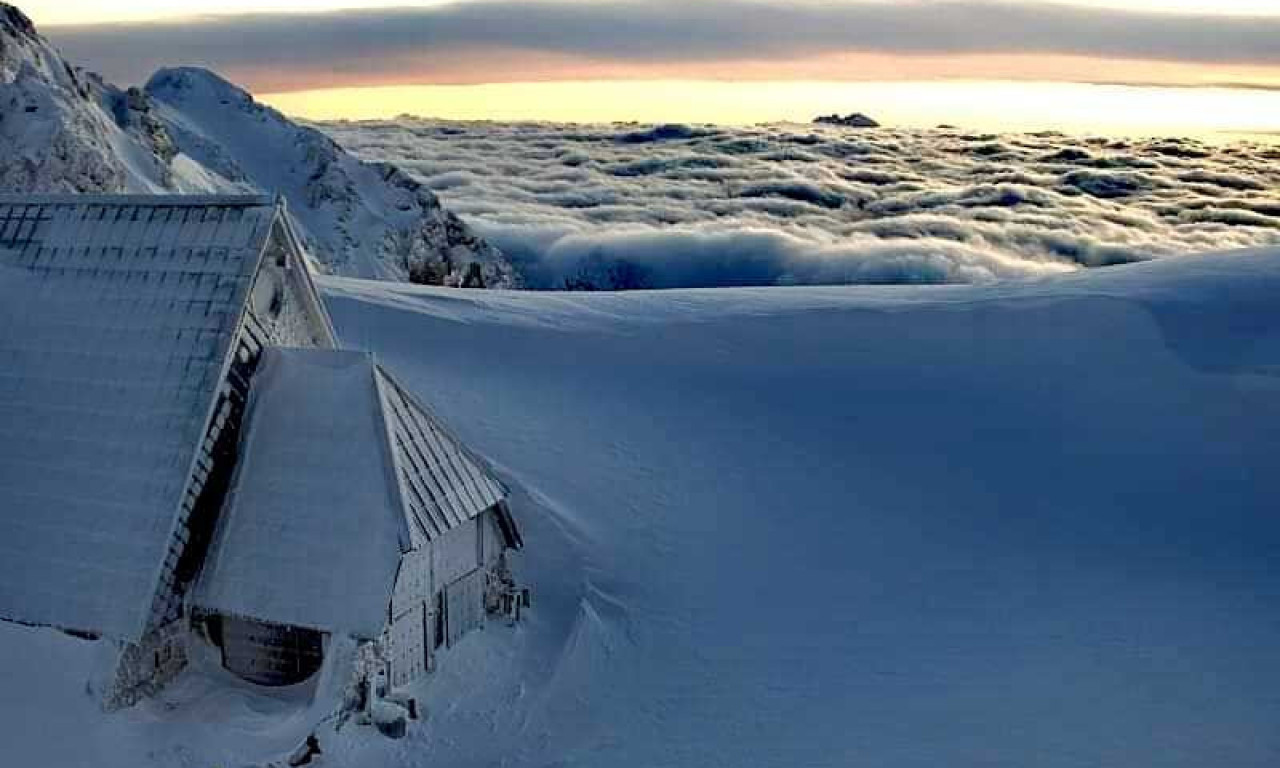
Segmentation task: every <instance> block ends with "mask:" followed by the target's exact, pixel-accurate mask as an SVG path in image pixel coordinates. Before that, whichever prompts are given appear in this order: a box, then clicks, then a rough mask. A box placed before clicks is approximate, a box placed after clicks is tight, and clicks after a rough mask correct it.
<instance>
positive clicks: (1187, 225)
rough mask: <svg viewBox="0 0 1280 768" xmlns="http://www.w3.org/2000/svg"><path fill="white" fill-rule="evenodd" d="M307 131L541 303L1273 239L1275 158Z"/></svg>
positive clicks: (1189, 147) (977, 143)
mask: <svg viewBox="0 0 1280 768" xmlns="http://www.w3.org/2000/svg"><path fill="white" fill-rule="evenodd" d="M321 128H322V129H323V130H325V131H326V132H328V133H330V134H331V135H332V136H334V138H336V139H337V140H338V141H339V143H341V144H343V145H345V146H346V147H348V148H349V149H352V150H353V151H355V152H357V153H358V154H360V155H363V156H365V157H367V158H371V159H378V160H386V161H390V162H394V163H396V164H397V165H400V166H401V167H403V168H405V169H406V170H408V171H409V172H411V173H413V174H415V175H416V176H418V177H419V178H421V179H422V180H423V181H425V182H426V184H428V185H429V186H430V187H432V188H433V189H435V190H436V191H437V193H438V194H440V196H441V197H442V198H443V199H444V201H445V202H446V204H448V205H449V206H450V207H451V208H452V209H453V210H454V211H455V212H457V213H459V214H460V215H462V216H463V217H464V218H466V219H467V220H468V222H469V223H470V224H471V225H472V226H474V227H475V228H476V229H477V230H478V231H479V232H480V233H481V234H483V235H484V236H486V237H488V238H490V239H491V240H492V241H493V242H494V243H495V244H497V245H498V246H499V247H501V248H503V249H504V250H505V251H507V253H508V254H509V255H510V256H511V257H512V258H513V260H515V261H516V263H517V265H518V266H519V267H520V268H521V269H522V270H523V272H524V273H525V276H526V279H527V280H528V282H529V284H530V285H531V286H532V287H535V288H566V287H567V288H638V287H648V288H673V287H712V286H725V285H785V284H834V283H940V282H982V281H987V280H993V279H1000V278H1010V277H1015V278H1016V277H1034V276H1039V275H1049V274H1055V273H1061V272H1069V271H1074V270H1078V269H1083V268H1090V267H1101V266H1108V265H1113V264H1122V263H1128V262H1134V261H1141V260H1146V259H1153V258H1161V257H1170V256H1176V255H1178V254H1182V253H1188V252H1204V251H1212V250H1219V249H1230V248H1244V247H1252V246H1257V245H1269V244H1277V243H1280V149H1278V148H1275V147H1266V146H1262V145H1254V144H1247V143H1246V144H1237V145H1233V146H1226V147H1216V146H1210V145H1206V144H1202V143H1199V142H1196V141H1192V140H1180V139H1163V140H1144V141H1121V140H1113V139H1104V138H1092V139H1078V138H1072V137H1067V136H1063V135H1059V134H1051V133H1047V134H1037V135H994V134H975V133H968V132H965V131H962V130H953V129H939V130H933V131H918V130H875V131H856V130H843V129H838V128H828V127H824V126H796V125H776V126H760V127H755V128H721V127H711V126H705V127H704V126H685V125H672V126H657V127H645V126H636V125H622V124H619V125H609V126H581V125H555V124H503V123H451V122H440V121H431V120H417V119H410V118H405V119H402V120H400V121H396V122H360V123H345V122H344V123H327V124H323V125H321Z"/></svg>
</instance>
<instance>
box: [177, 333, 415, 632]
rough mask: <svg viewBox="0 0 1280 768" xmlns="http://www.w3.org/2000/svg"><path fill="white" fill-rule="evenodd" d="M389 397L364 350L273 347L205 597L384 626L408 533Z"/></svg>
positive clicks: (231, 605) (256, 392)
mask: <svg viewBox="0 0 1280 768" xmlns="http://www.w3.org/2000/svg"><path fill="white" fill-rule="evenodd" d="M378 400H379V398H378V390H377V383H376V381H375V379H374V373H373V365H372V363H371V361H370V360H369V358H368V357H367V356H366V355H364V354H362V353H358V352H342V351H335V350H303V349H287V350H286V349H268V350H266V352H265V353H264V354H263V358H262V362H261V364H260V367H259V369H258V374H257V376H256V377H255V380H254V384H253V393H252V395H251V398H250V405H249V413H248V428H247V431H246V432H245V436H244V439H243V442H242V446H241V448H242V449H241V453H240V463H239V466H238V467H237V469H236V476H235V479H234V480H233V481H232V489H231V493H230V495H229V496H228V499H227V504H226V507H225V509H224V512H223V517H222V519H221V521H220V523H219V527H218V532H217V534H216V535H215V537H214V544H213V549H212V550H211V551H210V553H209V557H208V559H207V560H206V562H205V567H204V571H203V573H202V575H201V578H200V582H199V584H198V585H197V587H196V590H195V592H194V593H193V599H194V601H195V602H196V604H198V605H200V606H201V607H203V608H206V609H209V610H215V611H219V612H222V613H229V614H235V615H241V616H249V617H254V618H260V619H265V620H269V621H274V622H277V623H281V624H293V625H296V626H303V627H315V628H317V629H325V630H343V631H346V632H348V633H350V634H355V635H359V636H363V637H374V636H376V635H377V634H378V633H379V632H380V631H381V630H382V626H383V624H384V623H385V619H386V610H387V604H388V596H389V595H390V594H391V587H392V583H393V581H394V579H395V573H396V568H397V566H398V565H399V561H400V552H401V550H402V548H405V547H407V537H406V536H405V526H404V515H403V513H402V512H401V511H400V504H399V501H398V499H397V498H396V493H395V483H394V477H393V475H392V473H391V471H390V469H389V461H388V459H389V452H390V445H389V444H388V442H387V438H386V427H385V424H384V422H383V419H382V414H381V410H380V408H379V406H378ZM402 545H405V547H402Z"/></svg>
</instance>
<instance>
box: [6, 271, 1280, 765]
mask: <svg viewBox="0 0 1280 768" xmlns="http://www.w3.org/2000/svg"><path fill="white" fill-rule="evenodd" d="M322 287H323V288H324V290H325V292H326V294H327V297H328V300H329V304H330V308H331V311H332V313H333V315H334V319H335V322H336V324H337V326H338V329H339V333H340V335H341V336H342V339H343V341H344V342H345V343H346V344H348V345H351V346H354V347H360V348H367V349H370V350H372V351H374V352H375V353H376V354H377V355H378V357H379V360H380V362H382V363H384V364H385V365H387V366H388V367H390V368H391V369H392V370H394V371H395V372H396V373H397V374H398V375H399V376H400V377H401V378H402V379H403V380H404V381H405V382H406V383H407V384H408V385H409V386H410V387H411V388H412V389H414V390H415V391H416V393H417V394H418V395H419V396H420V397H421V398H423V399H424V400H425V401H426V402H427V403H429V404H431V405H432V406H433V407H434V408H435V409H436V411H437V412H438V413H439V414H440V415H441V417H442V418H443V419H444V420H445V421H446V422H448V423H450V424H451V425H452V426H453V427H454V428H455V430H456V431H458V432H459V433H460V436H461V437H463V438H464V439H465V440H466V441H468V442H469V443H470V444H471V445H472V446H473V447H474V448H476V449H477V450H478V451H479V452H480V453H482V454H484V455H486V456H487V457H488V458H489V459H490V460H491V461H492V462H493V463H494V464H495V466H496V467H497V468H498V470H499V471H500V472H501V473H502V474H503V475H504V476H505V478H506V479H507V481H508V482H509V483H510V485H511V486H512V488H513V490H514V494H515V497H514V507H515V512H516V514H517V516H518V517H519V519H520V521H521V524H522V525H523V528H524V533H525V539H526V542H527V549H526V551H525V553H523V554H522V555H521V557H520V562H519V563H518V566H519V569H520V575H521V576H522V578H523V579H524V580H525V581H526V582H528V583H529V584H530V585H531V586H532V588H533V590H534V608H533V611H532V614H531V616H530V618H529V620H528V621H527V622H526V623H524V624H522V625H520V626H518V627H516V628H514V629H509V628H507V627H504V626H502V625H501V624H491V625H490V626H489V628H488V629H487V630H486V631H485V632H482V633H478V634H476V635H473V636H471V637H470V638H468V639H467V640H466V641H465V642H464V643H463V644H462V645H461V646H459V647H458V648H456V649H454V650H453V651H452V652H450V654H449V655H448V656H447V657H446V658H445V659H444V664H443V668H442V671H441V672H440V673H439V674H437V675H435V676H433V677H431V678H430V679H429V680H428V681H427V684H426V686H425V688H424V690H423V695H424V697H425V702H426V708H427V711H428V720H427V722H426V723H425V724H417V725H416V726H415V727H414V728H413V730H412V731H411V733H410V736H409V738H407V739H405V740H403V741H398V742H392V741H387V740H384V739H381V738H377V737H374V736H372V735H371V734H370V733H369V732H368V730H367V729H365V730H354V729H350V728H344V729H343V731H342V732H341V733H340V734H337V735H334V734H332V733H331V732H327V733H324V734H322V739H321V740H322V743H323V745H324V748H325V749H326V754H325V756H324V758H323V760H324V761H325V763H323V764H329V765H343V766H347V765H353V766H361V765H369V766H375V765H376V766H388V765H423V766H426V765H448V766H491V765H513V766H570V765H581V766H659V765H661V766H699V767H703V766H718V765H723V766H800V765H803V766H820V765H831V766H848V765H871V766H880V765H886V766H929V767H930V768H935V767H936V766H971V765H972V766H977V765H982V766H992V765H1000V766H1028V765H1035V766H1123V767H1124V768H1129V767H1131V766H1195V767H1196V768H1202V767H1203V766H1232V767H1233V768H1241V767H1244V766H1274V765H1276V764H1277V762H1280V727H1278V726H1280V619H1278V618H1277V617H1280V519H1278V518H1277V517H1276V515H1275V509H1276V500H1277V499H1280V472H1277V471H1276V470H1277V468H1278V467H1280V378H1278V376H1280V302H1277V301H1276V297H1277V296H1280V252H1275V251H1271V252H1264V251H1257V252H1250V253H1244V254H1232V255H1223V256H1206V257H1194V258H1187V259H1178V260H1169V261H1159V262H1152V263H1147V264H1141V265H1132V266H1126V267H1117V268H1112V269H1102V270H1092V271H1089V272H1086V273H1079V274H1074V275H1070V276H1065V277H1056V278H1049V279H1044V280H1040V281H1033V282H1007V283H997V284H991V285H984V286H947V287H884V288H872V287H848V288H789V289H788V288H768V289H722V290H706V291H670V292H658V293H649V292H637V293H628V294H557V293H536V294H535V293H507V292H480V291H470V292H460V291H451V290H446V289H430V288H420V287H413V286H406V285H398V284H384V283H372V282H362V281H356V280H348V279H338V278H326V279H324V280H323V282H322ZM0 648H3V653H2V654H0V664H3V667H2V668H0V679H3V680H4V681H5V682H6V685H5V687H6V689H7V690H9V691H10V692H11V693H10V695H9V696H6V697H5V704H4V708H5V710H6V713H5V717H4V720H3V725H0V744H2V745H3V749H4V750H5V751H6V752H9V753H10V754H17V755H20V756H27V757H28V758H29V759H28V760H27V761H26V762H27V764H35V763H40V764H45V765H92V766H95V768H101V767H102V766H110V765H122V766H123V765H128V766H137V765H143V764H148V763H150V764H159V765H191V766H208V765H242V764H246V763H251V762H253V761H258V762H262V761H263V760H265V759H266V758H268V757H271V756H273V755H275V756H278V755H280V754H282V753H283V752H284V751H287V748H286V747H285V746H281V744H284V743H285V742H288V741H290V740H291V739H293V740H296V739H297V738H299V737H300V736H301V735H302V734H305V732H306V725H307V723H308V722H309V721H308V718H314V717H315V716H316V715H317V714H318V710H319V709H320V708H321V707H320V705H317V706H313V707H311V708H310V709H309V710H308V709H306V708H304V707H303V705H301V704H297V703H295V704H292V705H290V704H289V703H288V702H271V701H267V700H263V699H261V697H252V696H250V695H249V694H248V693H246V692H245V691H243V690H239V689H232V690H231V691H230V692H226V693H221V694H219V697H220V698H218V699H212V700H211V699H207V698H202V697H201V696H200V695H198V694H199V693H200V692H205V693H207V692H208V691H212V690H221V689H220V688H218V687H217V686H213V685H211V681H210V678H211V677H212V678H214V680H213V682H216V680H217V675H218V671H217V670H216V669H213V670H210V669H207V668H206V667H199V668H198V669H197V670H196V672H195V673H193V674H192V675H189V676H188V677H187V678H185V679H184V681H183V682H182V684H181V685H180V686H179V687H178V688H177V690H176V691H174V692H173V694H172V696H173V697H176V698H175V699H173V700H181V701H186V702H191V701H193V700H194V701H195V702H196V703H194V704H192V703H187V704H185V705H184V706H180V707H178V708H176V709H174V710H172V711H166V708H165V707H164V705H163V703H154V702H153V703H149V704H147V705H144V706H143V707H142V708H140V709H137V710H133V711H130V712H128V713H125V714H124V715H121V716H117V717H115V718H113V719H104V718H103V716H101V715H99V714H97V713H96V710H94V709H93V704H92V702H91V701H90V699H89V698H88V696H86V694H85V690H84V687H85V682H84V681H85V679H86V677H87V676H88V674H89V671H90V669H91V667H92V665H91V663H90V662H91V658H92V656H93V654H94V644H93V643H86V642H83V641H79V640H74V639H71V638H65V637H62V636H60V635H56V634H55V633H51V632H48V631H40V630H31V629H25V628H19V627H13V626H8V625H0ZM324 690H325V692H326V693H325V697H327V696H331V695H332V690H331V689H330V688H328V687H325V688H324ZM184 697H185V698H184ZM325 697H322V698H325ZM268 704H270V705H271V706H270V707H269V708H268V707H267V705H268ZM290 707H292V708H290ZM256 708H267V709H268V711H267V712H265V713H264V714H261V715H257V714H256V713H254V709H256ZM220 733H222V734H224V735H223V736H222V737H221V738H219V734H220ZM0 762H5V761H0Z"/></svg>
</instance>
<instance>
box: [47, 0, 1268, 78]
mask: <svg viewBox="0 0 1280 768" xmlns="http://www.w3.org/2000/svg"><path fill="white" fill-rule="evenodd" d="M51 37H52V39H53V41H54V42H55V43H56V44H58V45H59V46H60V47H61V48H62V49H63V50H64V51H65V52H66V53H67V54H68V55H69V56H70V57H71V58H72V59H73V60H76V61H79V62H82V63H84V64H86V65H87V66H90V67H92V68H95V69H99V70H101V71H102V72H103V73H104V74H106V75H107V76H108V77H109V78H110V79H113V80H123V81H128V82H138V81H141V80H143V79H145V78H146V76H147V75H149V74H150V72H151V71H153V70H154V69H157V68H158V67H160V66H163V65H172V64H177V63H184V64H198V65H202V66H208V67H211V68H214V69H217V70H219V71H220V72H223V73H225V74H228V75H229V76H231V77H232V78H233V79H236V80H239V81H242V82H245V83H247V84H248V85H249V86H250V87H252V88H253V89H255V90H258V91H264V90H287V89H290V88H295V89H296V88H302V87H317V86H318V85H319V84H321V83H324V82H333V81H335V80H340V81H341V82H344V83H348V84H352V83H359V82H365V83H376V82H384V81H396V82H406V77H408V78H409V79H412V80H415V81H417V82H442V81H449V82H459V81H466V82H483V81H485V80H486V79H492V77H493V76H494V72H491V71H488V70H486V65H485V60H486V59H487V58H492V59H493V60H494V61H495V62H497V63H496V64H495V66H499V65H500V63H501V61H502V60H503V59H509V58H511V57H512V56H517V57H518V56H530V57H532V58H531V61H534V62H535V63H537V62H542V63H545V62H546V60H547V57H550V58H551V60H556V61H558V60H562V59H565V58H567V59H570V60H574V61H585V62H595V63H598V64H610V63H612V64H618V63H622V64H630V65H635V66H639V67H643V66H644V65H650V64H652V65H663V66H669V65H671V64H672V63H673V62H675V63H685V64H690V65H693V64H698V63H706V62H710V61H720V62H723V61H744V62H745V61H752V62H757V63H758V62H761V61H765V62H768V61H777V62H782V61H787V60H794V59H797V58H806V57H815V56H821V55H824V54H839V53H848V52H851V51H859V52H870V53H884V54H898V55H969V54H1002V55H1007V54H1054V55H1066V56H1084V57H1101V58H1107V59H1126V60H1152V61H1175V62H1191V63H1198V64H1213V65H1252V66H1280V43H1277V40H1280V18H1278V17H1262V18H1246V17H1229V16H1227V17H1224V16H1214V15H1209V14H1205V15H1199V16H1197V15H1172V14H1161V13H1155V12H1138V11H1124V10H1110V9H1101V8H1085V7H1077V6H1067V5H1061V6H1058V5H1044V4H1019V3H1013V2H1004V1H1002V0H960V1H958V2H931V1H929V0H909V1H908V2H893V3H887V2H869V3H861V2H859V3H812V2H780V1H779V0H698V2H687V1H685V0H643V1H641V0H612V1H610V2H602V3H583V2H579V1H576V0H536V1H532V0H481V1H479V2H466V3H453V4H447V5H442V6H435V7H429V8H405V9H382V10H360V11H342V12H333V13H323V14H307V15H301V16H300V15H285V14H262V15H252V16H223V17H208V18H203V19H199V20H195V21H179V22H174V21H166V22H156V23H147V24H113V25H94V26H82V27H57V28H54V29H52V30H51ZM513 52H516V53H513ZM459 57H462V59H463V60H465V61H466V62H467V69H466V70H459V69H457V68H450V66H449V62H450V61H454V60H457V59H458V58H459ZM540 57H541V58H540ZM503 71H507V70H506V69H504V70H503ZM530 72H531V76H534V77H536V75H537V73H536V66H535V67H534V68H533V69H532V70H530ZM441 76H443V78H444V80H442V79H440V78H441Z"/></svg>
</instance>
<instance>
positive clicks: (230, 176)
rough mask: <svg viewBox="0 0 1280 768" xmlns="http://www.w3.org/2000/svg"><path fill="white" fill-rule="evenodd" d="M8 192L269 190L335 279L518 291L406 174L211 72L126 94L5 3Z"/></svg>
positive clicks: (506, 267) (503, 264)
mask: <svg viewBox="0 0 1280 768" xmlns="http://www.w3.org/2000/svg"><path fill="white" fill-rule="evenodd" d="M0 142H3V144H2V146H3V147H4V149H3V150H2V151H0V191H3V192H77V193H81V192H137V193H158V192H179V193H193V192H219V193H242V192H250V191H252V192H259V191H260V192H269V193H278V194H282V195H284V196H285V198H287V200H288V201H289V207H290V210H291V211H292V213H293V215H294V217H295V218H296V219H297V220H298V222H299V224H300V225H301V230H302V232H303V236H304V237H305V238H306V239H307V241H308V245H309V247H310V250H311V252H312V254H313V255H314V256H315V257H316V259H317V260H318V261H319V262H320V263H321V265H322V266H323V267H324V268H325V269H327V270H328V271H330V272H333V273H336V274H340V275H349V276H358V277H371V278H383V279H393V280H403V279H414V280H417V281H420V282H431V283H445V284H451V285H469V286H483V287H503V288H510V287H517V286H518V285H519V282H520V281H519V278H518V276H517V274H516V272H515V270H514V269H513V268H512V266H511V264H510V262H509V261H508V260H507V258H506V257H505V256H504V255H503V254H502V253H501V252H500V251H498V250H497V249H496V248H494V247H492V246H490V245H489V244H488V243H486V242H485V241H484V240H483V239H481V238H479V237H477V236H476V235H475V234H474V233H472V231H471V230H470V229H469V228H468V227H467V225H466V224H464V223H463V222H462V221H461V220H460V219H458V218H457V217H456V216H454V215H453V214H452V213H450V212H448V211H446V210H445V209H444V208H443V207H442V206H441V205H440V202H439V200H437V199H436V197H435V195H434V194H433V193H432V192H431V191H430V190H428V189H426V188H425V187H423V186H422V185H421V184H419V183H418V182H417V181H415V180H414V179H412V178H411V177H409V176H408V175H407V174H405V173H404V172H403V171H401V170H400V169H399V168H396V167H395V166H391V165H387V164H384V163H367V162H363V161H361V160H360V159H358V158H356V157H355V156H353V155H351V154H349V153H348V152H346V151H345V150H344V149H342V147H340V146H338V144H336V143H335V142H334V141H333V140H332V139H329V138H328V137H326V136H325V135H323V134H321V133H320V132H319V131H316V130H314V129H312V128H309V127H305V126H300V125H298V124H296V123H294V122H292V121H290V120H289V119H288V118H287V117H285V116H284V115H282V114H280V113H279V112H277V111H275V110H273V109H270V108H268V107H265V106H263V105H261V104H258V103H257V102H255V101H254V99H253V97H252V96H251V95H249V94H248V93H246V92H245V91H243V90H241V89H240V88H237V87H236V86H234V85H232V84H231V83H228V82H227V81H226V80H223V79H222V78H220V77H218V76H217V75H215V74H213V73H211V72H208V71H205V70H201V69H192V68H182V69H165V70H161V71H160V72H157V73H156V75H155V76H154V77H152V78H151V81H150V82H149V83H148V84H147V86H146V87H145V88H143V89H139V88H130V89H128V90H122V89H120V88H117V87H115V86H113V85H111V84H109V83H106V82H104V81H103V80H102V79H101V78H99V77H98V76H96V75H94V74H92V73H89V72H86V71H84V70H81V69H79V68H76V67H73V66H71V65H70V64H68V63H67V62H66V61H64V60H63V59H62V57H61V55H60V54H59V53H58V51H57V50H55V49H54V48H53V47H52V46H51V45H49V43H48V42H47V41H46V40H45V39H44V38H43V37H41V36H40V34H39V33H38V32H37V31H36V29H35V27H34V25H33V24H32V23H31V21H30V19H28V18H27V17H26V16H25V15H24V14H23V13H22V12H21V11H20V10H18V9H17V8H14V7H13V6H9V5H5V4H3V3H0Z"/></svg>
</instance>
